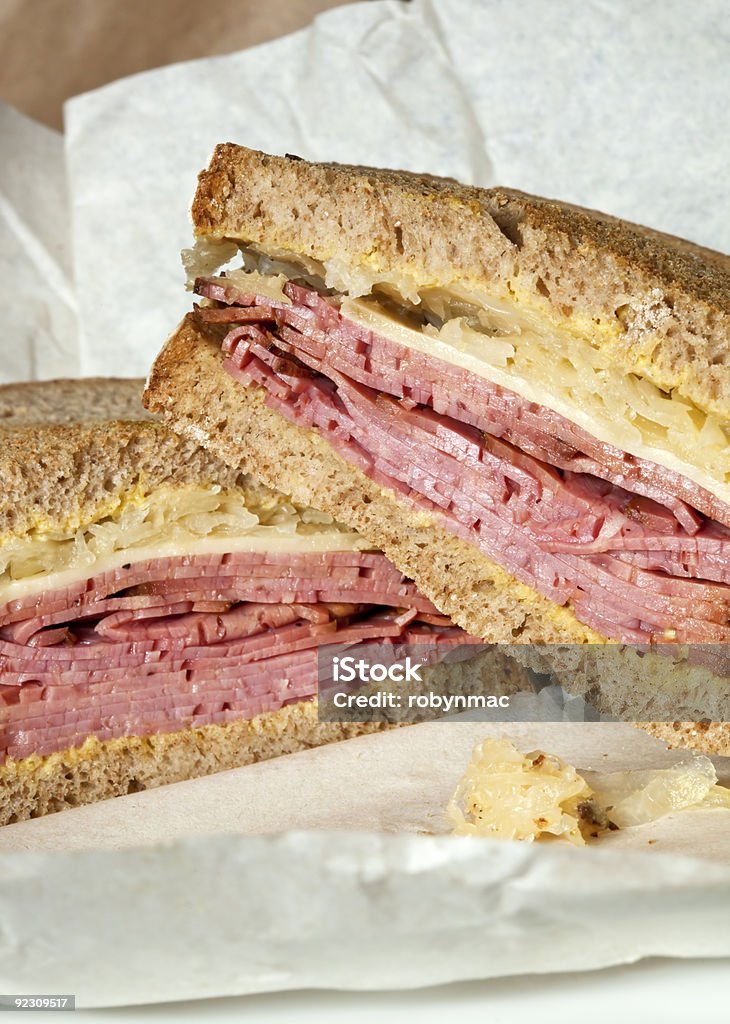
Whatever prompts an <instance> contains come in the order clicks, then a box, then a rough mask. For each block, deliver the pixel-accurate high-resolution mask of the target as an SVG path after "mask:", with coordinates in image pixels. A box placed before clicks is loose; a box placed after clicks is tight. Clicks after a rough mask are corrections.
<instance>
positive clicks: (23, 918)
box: [0, 722, 730, 1005]
mask: <svg viewBox="0 0 730 1024" xmlns="http://www.w3.org/2000/svg"><path fill="white" fill-rule="evenodd" d="M505 731H506V732H507V733H508V734H509V735H510V736H512V737H513V738H514V739H515V741H516V742H518V743H519V745H520V746H521V747H523V748H524V749H532V748H535V747H544V748H547V749H549V750H551V751H553V752H555V753H559V754H561V755H562V756H564V757H567V758H570V759H571V760H572V761H573V762H574V763H576V764H578V765H579V766H580V767H582V768H584V769H588V768H592V769H594V770H623V769H625V768H627V767H642V766H644V767H647V766H652V765H653V766H657V767H660V766H666V765H667V764H669V763H671V762H672V761H673V760H675V759H676V757H677V756H678V755H677V754H673V753H668V752H666V751H665V750H663V748H662V746H661V745H660V744H658V743H657V742H656V741H654V740H652V739H651V738H650V737H649V736H647V735H645V734H643V733H640V732H639V731H638V730H635V729H633V728H632V727H631V726H628V725H624V724H618V723H616V724H612V723H572V724H566V723H541V724H529V725H527V724H522V725H521V724H517V723H514V724H510V725H508V726H496V725H493V724H490V723H456V722H441V723H429V724H425V725H418V726H412V727H410V728H407V729H403V730H398V731H395V732H389V733H384V734H379V735H374V736H367V737H361V738H359V739H356V740H352V741H350V742H349V743H342V744H336V745H333V746H330V747H324V748H321V749H318V750H313V751H307V752H304V753H301V754H295V755H292V756H290V757H285V758H280V759H278V760H276V761H270V762H265V763H262V764H258V765H253V766H251V767H249V768H243V769H238V770H236V771H232V772H226V773H223V774H221V775H218V776H215V777H210V778H207V779H199V780H195V781H191V782H187V783H181V784H179V785H176V786H169V787H167V788H165V789H162V790H157V791H150V792H146V793H138V794H134V795H132V796H128V797H122V798H120V799H118V800H113V801H107V802H106V803H103V804H97V805H95V806H91V807H87V808H80V809H78V810H76V811H67V812H64V813H62V814H56V815H51V816H49V817H47V818H39V819H36V820H34V821H29V822H23V823H20V824H17V825H9V826H7V827H6V828H4V829H2V830H0V990H4V991H7V992H21V991H36V990H37V991H59V992H60V991H64V992H75V993H76V995H77V998H78V1000H79V1003H80V1004H81V1005H115V1004H121V1003H129V1002H153V1001H158V1000H159V1001H162V1000H172V999H184V998H195V997H202V996H213V995H227V994H234V993H244V992H262V991H271V990H277V989H285V988H307V987H331V988H345V989H349V988H354V989H358V988H359V989H366V988H408V987H413V986H418V985H425V984H437V983H439V982H443V981H451V980H456V979H464V978H488V977H495V976H497V975H503V974H507V975H508V974H519V973H526V972H530V973H532V972H538V973H539V972H547V971H567V970H587V969H590V968H594V967H599V966H608V965H609V964H617V963H631V962H633V961H635V960H637V959H639V958H641V957H645V956H682V957H689V956H713V957H718V956H727V955H730V930H728V928H727V920H728V914H729V913H730V863H728V857H727V851H728V848H729V842H730V813H728V812H726V811H723V810H708V811H685V812H682V813H680V814H675V815H673V816H669V817H667V818H664V819H662V820H661V821H658V822H655V823H654V824H652V825H646V826H642V827H641V828H637V829H631V830H625V831H623V832H618V833H613V834H611V835H610V836H608V837H607V838H605V839H604V840H601V841H600V843H598V844H596V845H594V846H592V847H589V848H584V849H573V848H567V846H565V847H564V846H562V845H561V844H559V843H553V844H549V845H546V844H535V845H528V844H521V843H505V842H501V843H500V842H498V841H488V840H473V839H461V838H454V837H451V836H449V835H434V834H431V833H439V832H444V830H445V828H446V823H445V820H444V809H445V807H446V805H447V803H448V799H449V797H450V795H451V793H452V791H453V789H454V787H455V784H456V782H457V780H458V778H459V777H460V775H461V774H462V772H463V770H464V767H465V765H466V763H467V761H468V759H469V756H470V753H471V749H472V746H473V745H474V744H475V743H476V742H479V741H480V740H481V739H483V738H484V737H485V736H487V735H489V734H494V733H495V732H500V733H504V732H505ZM726 769H727V765H724V766H723V764H720V771H721V772H723V771H726ZM358 829H359V830H361V831H359V832H358V831H356V830H358ZM282 830H286V831H285V832H283V834H279V835H277V833H280V832H282ZM303 830H308V831H303ZM335 830H336V831H335ZM344 830H348V831H344ZM362 830H367V834H366V833H365V832H363V831H362ZM416 833H418V834H416ZM424 833H428V834H424ZM30 908H32V910H33V912H32V914H31V913H30ZM39 985H40V986H41V987H40V988H39V987H38V986H39Z"/></svg>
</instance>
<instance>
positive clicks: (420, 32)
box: [66, 0, 730, 375]
mask: <svg viewBox="0 0 730 1024" xmlns="http://www.w3.org/2000/svg"><path fill="white" fill-rule="evenodd" d="M726 16H727V9H726V4H725V3H724V2H723V0H704V2H703V3H701V4H694V5H692V7H691V10H690V8H689V7H688V5H687V3H686V2H684V0H662V2H654V3H652V2H648V3H640V4H639V3H634V2H633V0H552V2H551V3H550V4H547V3H545V2H544V0H523V2H521V3H514V2H512V0H414V2H413V3H410V4H403V3H398V2H394V0H384V2H377V3H372V2H370V3H364V4H358V5H355V6H347V7H343V8H340V9H336V10H334V11H331V12H327V13H325V14H324V15H321V16H320V17H319V18H317V20H316V21H315V23H314V25H313V26H312V27H311V28H309V29H307V30H304V31H301V32H298V33H296V34H294V35H291V36H288V37H286V38H283V39H280V40H277V41H276V42H273V43H269V44H266V45H264V46H260V47H256V48H254V49H251V50H248V51H245V52H243V53H237V54H233V55H231V56H225V57H215V58H212V59H210V60H205V61H194V62H191V63H186V64H179V65H175V66H172V67H167V68H163V69H161V70H156V71H150V72H146V73H143V74H139V75H136V76H133V77H131V78H127V79H124V80H123V81H120V82H115V83H113V84H112V85H109V86H106V87H105V88H103V89H99V90H97V91H96V92H93V93H89V94H87V95H84V96H80V97H77V98H76V99H73V100H71V101H70V102H69V103H68V105H67V108H66V125H67V154H68V167H69V175H70V184H71V194H72V213H73V233H74V251H75V268H76V279H77V282H78V285H79V293H80V305H81V365H82V370H83V372H84V373H118V374H127V375H128V374H142V375H144V374H145V373H146V372H147V370H148V369H149V366H150V363H151V362H152V359H153V357H154V355H155V354H156V352H157V351H158V349H159V348H160V347H161V345H162V343H163V341H164V340H165V338H166V337H167V335H168V334H169V333H170V331H171V330H172V329H173V327H174V326H175V325H176V323H177V322H178V320H179V319H180V317H181V316H182V314H183V313H184V312H185V311H186V310H187V308H188V307H189V305H190V298H189V296H187V295H186V294H185V293H184V291H183V286H182V281H183V277H182V272H181V269H180V262H179V251H180V249H181V248H183V247H185V246H187V245H189V244H190V239H191V229H190V225H189V219H188V208H189V204H190V201H191V199H192V196H193V192H194V190H195V182H196V175H197V173H198V171H199V170H200V169H201V168H202V167H204V166H205V165H206V164H207V162H208V159H209V157H210V154H211V152H212V150H213V147H214V146H215V144H216V143H218V142H224V141H232V142H239V143H242V144H245V145H247V146H251V147H254V148H260V149H265V150H269V151H272V152H280V153H283V152H290V153H297V154H299V155H300V156H304V157H308V158H310V159H312V158H313V159H327V160H339V161H346V162H351V163H366V164H373V165H376V166H377V165H381V166H391V167H403V168H406V169H410V170H416V171H418V170H422V171H430V172H431V173H435V174H447V175H453V176H454V177H456V178H459V179H462V180H464V181H467V182H473V183H475V184H479V185H493V184H497V183H499V184H502V185H510V186H513V187H516V188H522V189H525V190H527V191H532V192H537V193H538V194H542V195H548V196H554V197H557V198H561V199H565V200H569V201H571V202H576V203H580V204H582V205H586V206H592V207H597V208H600V209H604V210H606V211H607V212H609V213H614V214H617V215H619V216H622V217H626V218H628V219H630V220H636V221H639V222H640V223H645V224H649V225H650V226H652V227H655V228H658V229H661V230H664V231H668V232H671V233H674V234H678V235H680V236H683V237H687V238H690V239H692V240H693V241H696V242H699V243H701V244H704V245H708V246H711V247H715V248H718V249H720V250H723V251H728V250H730V175H728V173H727V168H728V165H730V104H728V102H727V82H726V77H727V76H726V75H723V74H722V73H721V69H722V68H723V67H724V66H725V65H726V63H727V44H726V41H725V40H726V33H725V31H724V25H725V22H726Z"/></svg>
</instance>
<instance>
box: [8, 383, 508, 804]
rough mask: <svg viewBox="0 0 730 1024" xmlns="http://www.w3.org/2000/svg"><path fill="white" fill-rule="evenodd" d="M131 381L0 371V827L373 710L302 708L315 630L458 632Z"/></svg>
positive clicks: (413, 634)
mask: <svg viewBox="0 0 730 1024" xmlns="http://www.w3.org/2000/svg"><path fill="white" fill-rule="evenodd" d="M142 387H143V382H142V381H135V380H84V381H56V382H50V383H43V384H22V385H8V386H5V387H2V388H0V442H1V446H0V479H2V484H3V486H2V493H0V824H7V823H8V822H13V821H18V820H21V819H24V818H28V817H36V816H38V815H41V814H45V813H48V812H51V811H56V810H60V809H63V808H65V807H70V806H76V805H79V804H84V803H90V802H92V801H94V800H100V799H104V798H106V797H110V796H116V795H119V794H123V793H128V792H134V791H137V790H141V789H146V788H149V787H153V786H158V785H161V784H163V783H167V782H175V781H179V780H182V779H187V778H191V777H194V776H198V775H204V774H208V773H210V772H214V771H218V770H221V769H225V768H232V767H234V766H238V765H243V764H247V763H249V762H252V761H258V760H261V759H264V758H269V757H273V756H275V755H278V754H285V753H290V752H292V751H296V750H300V749H303V748H306V747H312V746H316V745H319V744H322V743H327V742H330V741H334V740H340V739H345V738H347V737H350V736H353V735H355V734H357V733H362V732H367V731H371V730H374V729H379V728H382V727H383V725H382V724H379V723H376V722H341V723H337V722H325V721H320V720H319V718H318V714H317V703H316V699H315V698H316V694H317V675H318V673H317V650H318V648H319V647H320V646H321V645H323V644H330V643H333V642H336V643H342V644H350V645H358V644H361V643H365V642H367V641H373V640H397V641H399V642H400V641H416V640H421V641H428V642H429V643H430V642H432V641H434V640H442V639H443V640H447V641H449V642H451V643H453V642H463V641H464V640H465V639H468V638H466V636H465V634H464V633H463V631H462V630H461V629H458V628H457V627H455V626H454V625H453V624H452V623H451V622H450V621H449V620H448V619H447V618H445V617H444V616H443V615H442V614H440V613H439V612H438V611H437V609H436V608H435V607H434V606H433V605H432V604H431V602H430V601H429V600H428V599H427V598H425V597H424V596H423V595H422V594H420V593H419V592H418V591H417V590H416V588H415V586H414V585H413V583H412V582H411V581H410V580H408V579H407V578H406V577H404V575H403V574H402V573H401V572H400V571H399V570H397V569H396V568H395V567H394V566H393V565H391V564H390V563H389V562H387V561H386V559H385V557H384V556H383V555H382V554H381V553H380V552H378V551H377V550H375V549H373V547H372V545H371V544H370V543H369V542H368V541H367V540H365V539H363V538H362V537H360V536H359V535H358V534H356V533H355V532H354V531H353V530H351V529H350V528H348V527H343V526H341V525H339V524H338V523H336V522H335V521H334V520H333V519H332V517H330V516H329V515H326V514H322V513H319V512H315V511H313V510H311V509H308V508H306V507H304V506H301V505H297V504H295V503H292V502H291V501H290V500H289V499H288V498H285V497H284V496H283V495H281V494H280V493H276V492H274V491H271V490H269V489H268V488H266V487H264V486H262V485H259V484H257V483H255V482H254V481H253V480H252V479H251V478H250V477H248V476H246V475H244V474H242V473H241V472H240V471H239V470H238V469H231V468H229V467H228V466H227V465H226V464H225V463H223V462H222V461H221V460H220V459H219V458H217V457H216V456H214V455H213V454H211V453H210V452H209V451H207V450H205V449H203V448H201V447H200V446H199V445H198V444H197V443H196V442H195V441H190V440H188V439H185V438H182V437H180V436H179V435H177V434H174V433H172V432H171V431H169V430H168V429H167V428H166V427H164V426H163V425H162V424H160V423H157V422H153V421H152V420H151V417H149V416H148V414H147V413H145V411H144V409H143V408H142V406H141V402H140V397H141V393H142ZM508 674H509V670H508V669H505V677H506V676H507V675H508Z"/></svg>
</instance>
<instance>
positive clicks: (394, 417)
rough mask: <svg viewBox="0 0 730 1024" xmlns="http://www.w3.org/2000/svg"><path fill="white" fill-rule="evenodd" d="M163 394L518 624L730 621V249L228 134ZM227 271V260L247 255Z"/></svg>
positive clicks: (203, 430) (691, 638)
mask: <svg viewBox="0 0 730 1024" xmlns="http://www.w3.org/2000/svg"><path fill="white" fill-rule="evenodd" d="M192 214H193V222H194V229H195V235H196V245H195V248H194V249H193V250H191V251H189V252H188V253H187V254H186V256H185V259H186V262H187V265H188V269H189V272H190V275H191V280H192V282H193V287H194V289H195V291H196V293H197V295H198V296H200V305H199V307H198V308H197V309H196V310H195V311H194V312H193V313H191V314H190V315H189V316H188V317H187V318H186V319H185V321H184V322H183V324H182V325H181V326H180V327H179V329H178V330H177V331H176V332H175V333H174V334H173V336H172V337H171V338H170V340H169V341H168V343H167V345H166V346H165V348H164V349H163V351H162V352H161V354H160V355H159V357H158V359H157V361H156V363H155V366H154V368H153V370H152V373H151V376H150V380H149V383H148V387H147V391H146V404H147V406H148V408H149V409H151V410H152V411H154V412H156V413H159V414H161V415H162V416H163V417H164V419H165V421H166V422H167V423H168V424H169V425H170V426H171V427H172V428H173V429H175V430H176V431H179V432H180V433H182V434H183V435H186V436H189V437H193V438H194V439H195V440H197V441H199V442H200V443H201V444H203V445H206V446H208V447H209V448H210V449H211V450H212V451H214V452H215V453H216V454H218V455H219V456H220V457H221V458H222V459H224V460H225V461H226V462H228V463H229V464H231V465H235V466H238V467H241V468H242V469H244V470H253V469H255V472H256V473H257V474H258V475H259V476H260V477H261V478H262V479H263V480H264V481H265V482H266V483H267V484H268V485H270V486H276V487H278V488H281V489H282V490H284V491H285V492H286V493H289V494H292V495H294V497H295V498H296V499H297V500H298V501H300V502H306V503H307V504H309V505H313V506H314V507H316V508H318V509H321V510H323V511H325V512H327V513H329V514H331V515H333V516H336V517H337V518H338V519H339V520H341V521H342V522H344V523H347V524H348V525H349V526H351V527H353V528H354V529H357V530H358V531H360V532H361V533H362V535H363V536H365V537H366V538H367V539H368V540H369V541H370V542H371V543H373V544H376V545H377V546H378V547H379V548H381V549H382V550H383V551H384V552H385V553H386V555H387V556H388V558H390V559H391V560H392V561H393V562H394V563H395V564H396V565H397V566H398V568H399V569H401V571H402V572H404V573H406V574H407V575H408V577H409V578H412V579H413V580H414V581H415V582H416V584H417V585H418V587H419V588H420V589H421V590H422V591H423V593H425V594H426V595H427V596H428V597H429V598H430V599H431V600H432V601H433V602H434V604H435V605H436V606H437V607H438V608H439V609H440V610H441V611H442V612H443V613H445V614H447V615H449V616H451V617H452V618H453V620H454V621H456V622H457V623H459V625H461V626H462V627H463V628H464V629H466V630H468V631H469V632H470V633H472V634H474V635H477V636H480V637H483V638H485V639H487V640H489V641H491V642H508V643H512V642H514V641H518V642H522V643H525V642H527V643H554V642H561V643H571V644H572V643H586V642H588V643H591V642H592V643H604V642H606V641H609V640H610V641H618V642H621V643H624V644H635V645H657V644H670V645H672V644H724V643H726V642H727V641H728V640H729V639H730V621H729V612H730V586H729V585H730V443H729V442H728V430H729V427H728V424H729V422H730V348H729V347H728V327H729V325H730V272H729V267H730V261H729V260H728V259H727V258H726V257H723V256H721V255H720V254H717V253H712V252H710V251H708V250H703V249H700V248H698V247H696V246H693V245H691V244H690V243H688V242H684V241H681V240H678V239H674V238H670V237H668V236H665V235H661V234H658V233H656V232H652V231H650V230H648V229H645V228H642V227H637V226H634V225H631V224H626V223H624V222H621V221H618V220H615V219H613V218H611V217H607V216H604V215H602V214H599V213H595V212H593V211H588V210H583V209H578V208H576V207H572V206H568V205H566V204H562V203H557V202H552V201H549V200H545V199H539V198H536V197H533V196H529V195H525V194H522V193H518V192H513V191H509V190H504V189H489V190H483V189H477V188H471V187H466V186H462V185H458V184H457V183H455V182H453V181H450V180H443V179H436V178H433V177H429V176H419V175H413V174H408V173H403V172H396V171H380V170H373V169H369V168H358V167H348V166H338V165H333V164H313V163H307V162H306V161H303V160H301V159H298V158H296V157H277V156H268V155H265V154H263V153H259V152H254V151H251V150H248V149H244V148H242V147H239V146H234V145H230V144H227V145H221V146H219V147H218V148H217V149H216V151H215V154H214V156H213V159H212V162H211V164H210V167H209V169H208V170H207V171H204V172H203V173H202V174H201V176H200V180H199V186H198V190H197V194H196V196H195V200H194V203H193V209H192ZM221 268H223V269H221Z"/></svg>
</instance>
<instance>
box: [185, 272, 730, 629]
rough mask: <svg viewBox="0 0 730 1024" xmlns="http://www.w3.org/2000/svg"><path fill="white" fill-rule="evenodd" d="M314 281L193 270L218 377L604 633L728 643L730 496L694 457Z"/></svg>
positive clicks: (257, 274) (200, 311)
mask: <svg viewBox="0 0 730 1024" xmlns="http://www.w3.org/2000/svg"><path fill="white" fill-rule="evenodd" d="M314 284H315V282H313V281H311V280H310V281H308V282H306V283H304V284H303V283H301V277H300V278H299V280H298V281H294V280H286V279H285V278H284V277H283V276H282V275H281V274H279V275H276V276H274V277H272V276H269V277H266V278H265V277H263V276H262V275H261V274H259V273H257V272H253V273H251V274H241V273H235V274H233V275H230V276H226V275H224V276H218V277H213V278H202V279H198V281H197V282H196V291H197V292H198V294H200V295H203V296H204V297H205V298H206V299H207V300H208V302H209V304H208V306H207V307H205V308H202V309H200V310H199V315H200V317H201V318H202V319H203V320H208V321H213V322H219V323H221V322H222V323H226V324H229V325H230V330H229V332H228V334H227V336H226V338H225V341H224V343H223V349H224V352H225V353H226V360H225V365H226V368H227V369H228V371H229V372H230V373H231V374H232V375H233V376H234V377H236V378H237V379H238V380H240V381H241V382H242V383H243V384H245V385H248V386H250V385H254V386H260V387H263V388H264V389H265V391H266V401H267V403H268V404H269V405H270V406H271V407H273V408H275V409H276V410H277V411H279V412H281V413H282V414H283V415H285V416H286V417H287V418H288V419H290V420H291V421H292V422H295V423H297V424H299V425H301V426H304V427H308V428H313V429H316V430H318V431H320V432H321V433H322V434H324V435H325V436H326V437H327V439H328V441H329V442H330V443H331V444H332V445H333V447H334V448H335V449H336V450H337V451H338V452H339V453H340V454H341V455H342V456H343V457H345V458H346V459H348V460H349V461H350V462H351V463H353V464H355V465H356V466H357V467H358V468H359V469H361V470H362V471H363V472H365V473H366V474H367V475H368V476H369V477H370V478H371V479H374V480H376V481H377V482H378V483H380V484H381V485H382V486H384V487H387V488H389V489H392V490H393V491H395V492H396V493H397V494H399V495H400V496H401V497H402V498H403V499H404V500H406V501H408V502H410V503H412V504H414V505H416V506H417V507H418V508H419V509H421V510H423V511H425V512H428V513H429V514H431V515H433V516H434V517H436V518H437V519H438V521H439V522H440V523H441V524H442V525H443V526H445V527H446V528H448V529H450V530H451V531H452V532H454V533H456V534H458V535H460V536H462V537H464V538H466V539H468V540H469V541H471V542H472V543H474V544H475V545H476V546H478V547H479V548H480V549H481V550H482V551H483V552H484V553H485V554H486V555H488V557H490V558H491V559H492V560H493V561H495V562H497V563H498V564H500V565H502V566H503V567H504V568H505V569H507V570H508V571H510V572H511V573H512V574H513V575H514V576H515V577H516V578H517V579H519V580H521V581H522V582H524V583H526V584H528V585H530V586H532V587H533V588H534V589H535V590H537V591H538V592H539V593H541V594H543V595H545V596H547V597H548V598H550V599H551V600H553V601H555V602H556V603H557V604H560V605H568V604H569V605H570V606H571V607H572V608H573V610H574V612H575V614H576V616H577V617H578V619H579V620H580V621H582V622H584V623H586V624H588V625H590V626H592V627H593V628H594V629H596V630H597V631H598V632H600V633H602V634H603V635H604V636H606V637H608V638H611V639H615V640H621V641H624V642H633V643H647V642H662V643H666V642H667V641H670V642H671V641H678V642H704V643H715V642H725V641H727V640H728V639H730V627H729V626H728V604H729V601H730V590H728V584H729V583H730V530H729V529H728V527H729V526H730V506H728V504H726V502H725V501H724V500H723V498H722V497H721V496H720V493H721V488H720V487H714V486H713V487H712V488H710V487H708V486H705V484H706V483H708V482H709V479H708V478H707V474H705V473H704V471H697V472H693V473H692V475H689V474H688V473H684V472H679V471H678V470H677V468H673V467H672V466H671V465H668V464H662V463H659V462H656V461H652V460H650V459H648V458H645V457H642V456H637V455H633V454H631V453H630V452H628V451H627V450H624V449H621V448H619V447H616V446H615V445H614V444H611V443H608V442H606V441H605V440H600V439H599V438H598V437H597V436H595V435H594V434H591V433H590V432H588V431H587V430H586V429H585V427H583V426H582V425H581V424H580V423H579V422H577V419H576V418H574V419H569V418H567V417H566V416H564V415H562V414H561V413H559V412H557V411H556V410H555V409H554V408H551V407H550V406H547V405H541V404H538V403H537V402H535V401H531V400H529V399H527V398H525V397H524V396H523V395H521V394H519V393H518V392H517V391H516V390H512V389H510V388H508V387H505V386H504V384H503V383H500V382H497V381H496V380H494V379H489V378H488V377H487V376H485V375H483V374H482V373H476V372H474V371H473V370H472V369H469V368H467V367H466V366H465V365H463V364H462V363H463V361H462V362H460V361H458V360H457V361H454V360H450V359H443V358H440V357H437V356H434V355H433V354H432V353H431V352H429V351H427V350H424V346H423V345H419V344H415V343H408V341H409V340H410V341H412V339H405V338H404V336H403V332H402V331H401V330H399V329H390V328H389V327H388V322H389V319H388V317H385V316H384V315H382V314H381V313H378V314H377V316H376V318H375V319H374V320H373V319H372V318H371V319H370V320H368V319H367V318H366V317H365V316H364V315H362V311H361V307H362V306H363V305H366V303H363V301H362V300H360V301H359V302H358V304H357V308H356V309H355V310H354V311H353V305H354V304H353V302H352V300H351V299H350V298H348V297H347V296H343V295H339V294H332V293H330V292H328V291H327V290H323V289H322V288H321V287H315V286H314ZM381 305H382V303H381ZM374 324H377V327H378V329H374ZM410 333H411V334H414V333H416V332H415V331H410ZM421 334H422V335H423V332H421ZM423 336H425V335H423ZM510 344H512V341H510ZM559 373H560V367H559V366H557V367H556V368H555V374H556V375H559ZM718 443H719V441H718ZM674 461H675V463H677V460H676V459H675V460H674ZM680 461H681V460H680ZM663 462H664V463H669V462H672V459H671V458H665V459H664V460H663ZM677 464H679V463H677ZM695 468H696V466H695ZM698 478H702V480H703V483H700V482H698Z"/></svg>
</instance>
